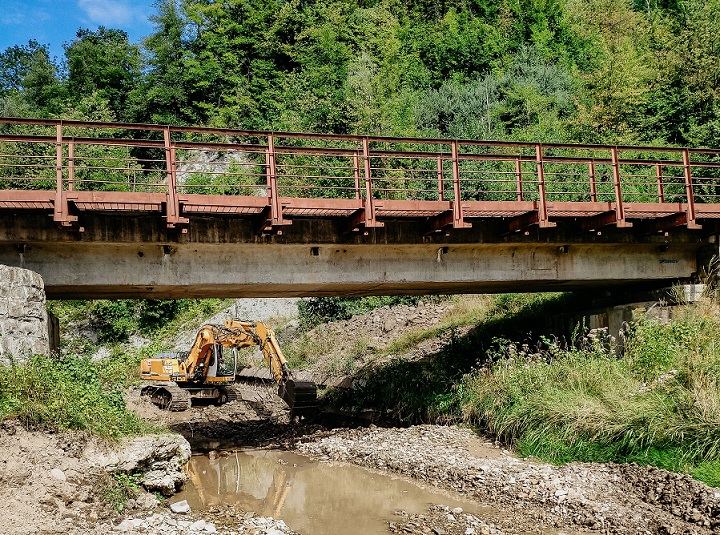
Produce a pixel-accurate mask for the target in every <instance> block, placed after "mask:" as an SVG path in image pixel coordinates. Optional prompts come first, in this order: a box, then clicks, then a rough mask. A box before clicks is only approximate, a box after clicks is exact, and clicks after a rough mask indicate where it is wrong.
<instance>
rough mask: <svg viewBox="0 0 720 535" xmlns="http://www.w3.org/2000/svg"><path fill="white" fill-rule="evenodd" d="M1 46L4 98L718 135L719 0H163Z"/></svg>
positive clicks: (212, 118) (517, 133) (447, 129)
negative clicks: (72, 34)
mask: <svg viewBox="0 0 720 535" xmlns="http://www.w3.org/2000/svg"><path fill="white" fill-rule="evenodd" d="M152 22H153V24H154V32H153V33H152V34H151V35H150V36H148V37H147V38H146V39H145V40H144V41H143V42H142V43H139V44H136V43H131V42H129V40H128V37H127V34H126V33H125V32H123V31H121V30H117V29H112V28H104V27H100V28H99V29H97V30H96V31H91V30H87V29H79V30H78V31H77V34H76V38H75V39H74V40H73V41H70V42H68V43H65V45H64V51H65V52H64V57H62V58H54V57H50V54H49V49H48V47H47V46H46V45H44V44H42V43H38V42H37V41H30V42H29V43H27V44H18V45H16V46H13V47H10V48H7V49H6V50H5V51H3V52H2V53H0V115H3V116H23V117H53V118H66V119H88V120H104V121H125V122H152V123H163V124H198V125H208V126H221V127H232V128H234V127H238V128H244V129H245V128H247V129H262V130H276V131H279V130H284V131H316V132H332V133H359V134H384V135H396V136H433V137H436V136H441V137H455V138H475V139H513V140H527V141H543V142H552V141H556V142H557V141H578V142H598V143H600V142H605V143H638V144H662V145H666V144H670V145H681V144H687V145H692V146H718V145H720V139H719V138H720V99H719V96H720V94H719V92H720V84H718V77H720V53H718V52H719V51H720V0H634V1H632V0H492V1H491V0H462V1H460V2H447V1H445V0H407V1H404V2H401V1H399V0H222V1H221V0H159V1H158V2H156V5H155V14H154V15H153V16H152Z"/></svg>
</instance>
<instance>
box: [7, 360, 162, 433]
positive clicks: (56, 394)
mask: <svg viewBox="0 0 720 535" xmlns="http://www.w3.org/2000/svg"><path fill="white" fill-rule="evenodd" d="M106 364H107V362H106V361H104V360H101V361H98V362H93V361H92V360H90V358H86V357H85V358H80V357H66V358H59V359H51V358H47V357H40V356H35V357H32V358H31V359H30V360H29V361H28V362H26V363H17V362H11V363H10V364H9V365H7V366H2V373H0V418H11V417H12V418H17V419H19V420H20V421H21V422H23V424H25V425H27V426H39V427H46V428H50V429H58V430H67V429H79V430H84V431H89V432H92V433H94V434H97V435H100V436H104V437H111V438H117V437H121V436H125V435H133V434H140V433H143V432H147V431H151V430H152V428H151V427H150V425H149V424H147V423H145V422H143V421H142V420H140V419H139V418H138V417H137V416H136V415H135V414H134V413H132V412H130V411H128V410H127V408H126V407H125V400H124V399H123V396H122V390H121V389H120V388H119V387H118V385H117V384H115V383H114V382H108V381H107V379H108V378H107V377H106V376H105V375H106V374H105V373H104V368H105V366H106Z"/></svg>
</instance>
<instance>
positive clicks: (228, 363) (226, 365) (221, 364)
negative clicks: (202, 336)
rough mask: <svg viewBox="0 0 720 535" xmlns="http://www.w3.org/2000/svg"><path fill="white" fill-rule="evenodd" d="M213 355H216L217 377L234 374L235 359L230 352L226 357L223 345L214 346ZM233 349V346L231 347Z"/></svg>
mask: <svg viewBox="0 0 720 535" xmlns="http://www.w3.org/2000/svg"><path fill="white" fill-rule="evenodd" d="M215 349H216V350H215V356H216V357H217V375H218V376H219V377H226V376H234V375H235V359H234V358H233V355H232V354H230V356H229V357H228V356H227V355H225V352H224V351H223V349H224V348H223V347H222V346H220V345H217V346H215ZM233 351H235V350H234V348H233Z"/></svg>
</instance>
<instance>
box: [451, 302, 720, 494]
mask: <svg viewBox="0 0 720 535" xmlns="http://www.w3.org/2000/svg"><path fill="white" fill-rule="evenodd" d="M719 327H720V321H718V320H717V319H715V320H711V319H708V318H704V317H697V316H693V315H692V314H690V315H688V316H687V317H685V318H682V319H681V320H680V321H677V322H675V323H673V324H670V325H660V324H657V323H655V322H652V321H643V322H640V323H638V324H637V325H636V326H635V328H634V329H633V331H632V333H631V335H630V337H629V338H628V346H627V358H625V359H619V358H617V357H616V356H615V355H614V354H613V353H612V351H611V350H609V349H607V348H606V347H605V346H604V345H602V344H592V343H586V344H581V347H580V348H572V347H570V348H563V347H560V346H559V345H557V344H553V343H551V342H550V343H549V342H548V341H547V340H546V341H545V344H544V347H542V348H540V349H538V350H535V351H526V350H524V348H522V346H521V347H518V345H517V344H513V343H507V341H503V342H502V343H498V345H497V347H496V350H495V351H496V354H495V356H494V358H493V362H492V363H490V364H488V365H486V366H484V367H483V368H482V369H481V370H480V371H478V372H476V373H474V374H473V375H472V376H471V377H469V378H467V379H466V381H465V383H464V384H465V387H466V388H465V395H464V398H463V399H462V411H463V415H464V417H465V419H466V420H467V421H468V422H470V423H472V424H474V425H477V426H480V427H481V428H483V429H484V430H486V431H489V432H491V433H493V434H495V435H496V436H498V437H500V438H501V439H502V440H504V441H506V442H508V443H512V444H515V445H516V447H517V448H518V450H519V452H520V453H521V454H523V455H533V456H536V457H539V458H541V459H544V460H548V461H551V462H556V463H563V462H569V461H598V462H606V461H620V462H629V461H633V462H638V463H642V464H652V465H654V466H659V467H662V468H667V469H670V470H678V471H686V472H690V473H692V474H693V475H694V476H695V477H698V478H700V479H703V480H706V481H708V482H712V481H717V478H718V475H719V474H720V472H719V471H718V466H720V386H719V384H718V379H717V377H718V374H717V372H718V369H719V368H720V351H718V350H717V347H716V343H715V340H714V339H715V333H716V332H717V331H718V328H719Z"/></svg>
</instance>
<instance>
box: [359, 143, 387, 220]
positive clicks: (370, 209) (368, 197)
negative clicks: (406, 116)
mask: <svg viewBox="0 0 720 535" xmlns="http://www.w3.org/2000/svg"><path fill="white" fill-rule="evenodd" d="M362 147H363V163H364V169H365V228H370V227H382V226H384V224H383V223H379V222H378V221H377V219H375V201H374V199H373V192H372V177H371V174H370V171H371V169H370V167H371V166H370V140H369V139H368V138H367V137H364V138H363V140H362Z"/></svg>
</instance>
